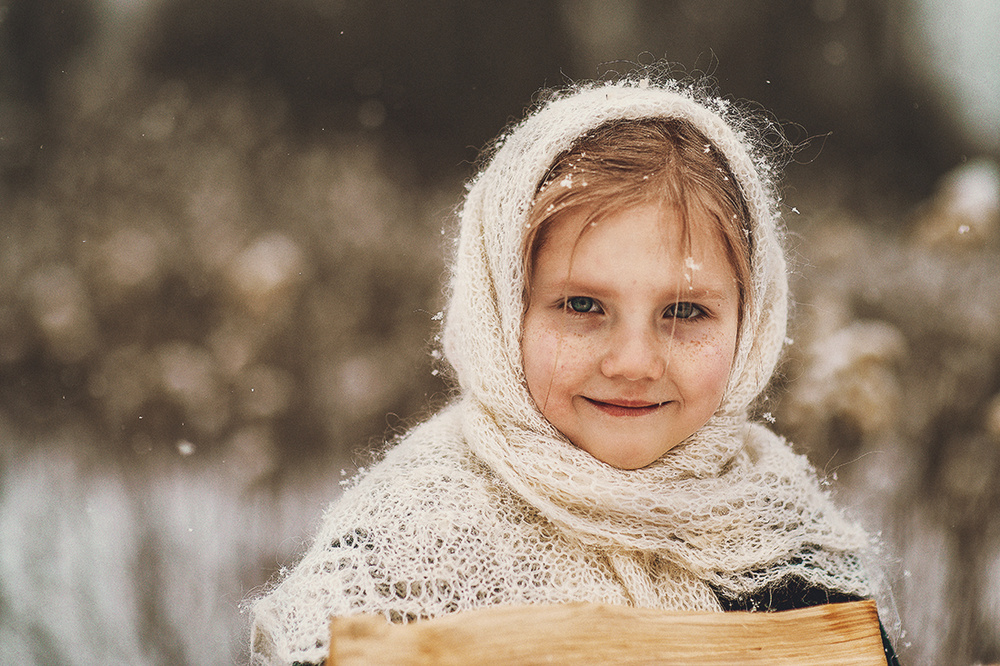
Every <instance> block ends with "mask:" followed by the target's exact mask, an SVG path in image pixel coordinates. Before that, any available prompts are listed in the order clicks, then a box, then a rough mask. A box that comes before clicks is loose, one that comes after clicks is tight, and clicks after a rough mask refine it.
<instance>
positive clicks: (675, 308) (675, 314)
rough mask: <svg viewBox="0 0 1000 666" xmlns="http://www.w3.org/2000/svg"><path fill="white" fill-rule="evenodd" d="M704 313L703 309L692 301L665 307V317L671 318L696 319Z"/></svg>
mask: <svg viewBox="0 0 1000 666" xmlns="http://www.w3.org/2000/svg"><path fill="white" fill-rule="evenodd" d="M704 314H705V311H704V310H702V309H701V308H700V307H698V306H697V305H695V304H694V303H675V304H674V305H671V306H670V307H669V308H667V311H666V312H665V313H664V316H665V317H668V318H673V319H697V318H698V317H701V316H703V315H704Z"/></svg>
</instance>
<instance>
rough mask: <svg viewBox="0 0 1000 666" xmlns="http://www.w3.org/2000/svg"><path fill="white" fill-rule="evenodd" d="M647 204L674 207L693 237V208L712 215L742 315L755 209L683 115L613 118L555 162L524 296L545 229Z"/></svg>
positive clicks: (530, 240) (529, 249)
mask: <svg viewBox="0 0 1000 666" xmlns="http://www.w3.org/2000/svg"><path fill="white" fill-rule="evenodd" d="M643 204H659V205H666V206H670V207H673V208H674V209H675V210H677V211H678V212H679V214H680V218H681V223H682V227H683V236H684V239H685V242H686V243H689V242H690V231H691V229H690V220H691V218H692V214H691V213H692V206H698V211H699V212H703V213H707V215H702V216H701V217H702V218H705V217H707V218H708V219H710V220H712V221H713V222H714V224H713V229H712V231H714V232H715V233H716V235H717V238H718V239H719V240H720V241H721V242H722V244H723V247H724V249H725V252H726V257H727V259H728V260H729V263H730V265H731V266H732V268H733V273H734V275H735V277H736V283H737V288H738V291H739V319H740V321H742V319H743V312H744V311H745V310H746V308H747V307H748V305H749V304H748V302H747V301H748V299H749V298H750V294H751V289H750V288H749V284H750V279H751V277H750V256H751V250H752V248H751V246H750V243H751V241H750V231H749V229H750V227H749V225H750V212H749V209H748V207H747V203H746V200H745V198H744V196H743V193H742V191H741V190H740V186H739V184H738V183H737V182H736V179H735V178H734V177H733V174H732V172H731V171H730V169H729V166H728V165H727V164H726V161H725V159H724V158H723V157H722V155H721V154H720V153H719V151H718V150H717V149H716V148H715V146H714V145H713V144H712V143H711V142H710V141H709V140H708V139H707V138H705V136H704V135H703V134H702V133H701V132H699V131H698V130H697V129H695V128H694V126H693V125H691V123H689V122H687V121H685V120H679V119H674V118H643V119H639V120H616V121H613V122H609V123H605V124H604V125H601V126H599V127H598V128H596V129H595V130H593V131H592V132H589V133H587V134H586V135H584V136H583V137H581V138H580V139H579V140H577V141H576V143H574V144H573V146H572V147H571V148H570V149H569V150H567V151H566V152H564V153H563V154H561V155H560V156H559V157H557V158H556V160H555V161H554V162H553V164H552V166H551V167H550V168H549V170H548V172H547V173H546V175H545V178H543V179H542V182H541V183H540V184H539V186H538V188H537V190H536V194H535V200H534V204H533V206H532V209H531V213H530V215H529V217H528V231H527V234H526V236H525V240H524V248H523V250H524V254H523V256H524V275H525V287H526V291H525V295H526V298H525V301H526V302H527V296H528V291H527V286H528V285H529V284H530V282H531V272H532V267H533V265H534V262H535V258H536V257H537V254H538V251H539V249H540V248H541V247H542V245H543V244H544V243H545V238H546V235H547V229H548V228H550V227H551V223H552V222H553V221H554V220H555V219H556V218H558V217H559V216H560V215H561V214H563V213H565V212H567V211H569V210H579V209H581V208H588V209H590V215H589V218H588V219H589V220H590V221H597V220H600V219H601V218H602V217H604V216H607V215H609V214H611V213H613V212H615V211H620V210H624V209H627V208H631V207H634V206H639V205H643Z"/></svg>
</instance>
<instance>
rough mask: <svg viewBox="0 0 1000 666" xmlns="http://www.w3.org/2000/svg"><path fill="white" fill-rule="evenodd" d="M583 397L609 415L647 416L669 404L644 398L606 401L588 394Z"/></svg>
mask: <svg viewBox="0 0 1000 666" xmlns="http://www.w3.org/2000/svg"><path fill="white" fill-rule="evenodd" d="M583 399H584V400H586V401H587V402H588V403H590V404H591V405H593V406H594V407H596V408H597V409H599V410H601V411H602V412H604V413H605V414H607V415H609V416H645V415H647V414H652V413H653V412H655V411H656V410H658V409H659V408H660V407H663V406H664V405H666V404H667V403H666V402H653V403H650V402H645V401H642V400H614V401H612V402H604V401H601V400H594V399H593V398H588V397H586V396H583Z"/></svg>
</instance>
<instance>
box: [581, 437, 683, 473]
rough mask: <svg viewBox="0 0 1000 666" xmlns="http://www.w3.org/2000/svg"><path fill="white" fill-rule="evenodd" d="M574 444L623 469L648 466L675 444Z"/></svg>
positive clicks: (595, 456)
mask: <svg viewBox="0 0 1000 666" xmlns="http://www.w3.org/2000/svg"><path fill="white" fill-rule="evenodd" d="M574 445H575V446H576V447H577V448H579V449H582V450H584V451H586V452H587V453H589V454H590V455H591V456H593V457H594V458H597V459H598V460H600V461H601V462H602V463H605V464H607V465H611V466H612V467H616V468H618V469H623V470H633V469H641V468H643V467H648V466H649V465H652V464H653V463H654V462H656V461H657V460H659V459H660V458H661V457H662V456H663V455H664V454H665V453H667V451H669V450H670V449H672V448H674V446H676V445H669V444H668V443H665V442H657V443H656V444H650V446H648V447H636V446H635V445H634V443H629V444H624V443H623V444H622V445H621V446H615V445H614V443H613V442H602V443H601V444H599V445H597V446H589V445H588V444H587V443H586V442H582V443H580V444H577V443H576V442H574Z"/></svg>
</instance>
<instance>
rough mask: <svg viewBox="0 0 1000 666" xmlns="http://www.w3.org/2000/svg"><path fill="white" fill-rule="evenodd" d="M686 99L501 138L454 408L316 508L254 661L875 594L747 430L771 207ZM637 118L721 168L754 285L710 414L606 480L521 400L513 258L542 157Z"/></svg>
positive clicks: (810, 494)
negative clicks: (442, 628) (655, 613)
mask: <svg viewBox="0 0 1000 666" xmlns="http://www.w3.org/2000/svg"><path fill="white" fill-rule="evenodd" d="M695 97H696V95H695V94H694V93H692V92H690V91H689V90H686V89H682V88H680V87H679V86H677V85H675V84H663V85H656V84H649V83H648V82H647V81H646V80H625V81H619V82H616V83H609V84H594V85H590V86H584V87H577V88H575V89H573V90H571V91H566V92H564V93H561V94H558V95H554V96H552V97H551V98H550V99H549V100H548V101H546V102H545V103H544V104H542V105H540V107H539V108H538V109H537V110H536V111H535V112H533V113H532V114H531V115H529V117H528V118H527V119H526V120H525V121H523V122H522V123H520V124H519V125H517V126H515V127H514V128H513V129H512V130H510V131H509V132H507V133H505V134H504V135H503V136H501V137H500V139H499V140H498V142H497V145H496V147H495V149H494V152H493V154H492V157H491V158H490V159H489V161H488V163H487V165H486V167H485V168H484V169H483V170H482V171H481V172H480V174H479V175H478V177H477V178H476V179H475V180H474V181H473V182H472V184H471V185H470V188H469V192H468V195H467V197H466V200H465V204H464V207H463V209H462V213H461V228H460V234H459V244H458V249H457V256H456V257H455V260H454V266H453V273H452V278H451V285H450V300H449V303H448V306H447V310H446V316H445V325H444V349H445V354H446V356H447V359H448V361H449V362H450V363H451V365H452V366H453V367H454V369H455V371H456V376H457V378H458V381H459V384H460V389H461V390H460V396H459V398H458V399H457V400H456V402H455V403H454V404H453V405H451V406H450V407H448V408H446V409H445V410H443V411H442V412H441V413H439V414H438V415H437V416H435V417H433V418H431V419H430V420H429V421H427V422H426V423H424V424H423V425H421V426H418V427H417V428H415V429H414V430H413V431H411V432H410V433H409V434H408V435H406V436H405V437H403V438H402V439H401V441H399V442H398V443H397V444H396V445H395V446H394V447H393V448H392V449H391V450H390V451H389V452H388V453H387V455H386V456H385V458H384V459H383V460H382V461H381V462H380V463H378V464H377V465H375V466H374V468H373V469H371V470H370V471H368V472H367V473H366V474H364V475H362V477H360V478H359V479H358V480H356V481H355V483H354V484H353V485H352V486H351V487H350V488H349V489H348V490H347V491H346V492H345V494H344V495H343V496H342V497H341V498H340V499H339V500H337V501H336V502H334V503H333V504H332V505H331V506H330V508H329V509H328V510H327V512H326V514H325V516H324V518H323V523H322V527H321V529H320V531H319V533H318V534H317V537H316V540H315V542H314V543H313V545H312V547H311V548H310V550H309V551H308V552H307V553H306V555H305V556H304V558H303V559H302V561H301V562H300V563H299V564H298V565H297V567H296V568H295V569H294V570H293V571H292V572H291V573H290V574H289V575H288V576H287V577H286V578H285V579H284V580H283V581H282V582H281V583H280V584H279V585H278V586H277V587H276V588H275V589H273V590H272V591H271V592H270V593H269V594H268V595H267V596H265V597H264V598H262V599H260V600H258V601H257V602H256V604H255V605H254V608H253V637H252V649H253V654H254V662H255V663H260V664H288V663H291V662H294V661H300V662H317V663H318V662H319V661H321V660H322V659H323V656H324V655H325V653H326V649H327V647H326V646H327V628H328V618H329V616H331V615H344V614H353V613H362V612H374V613H383V614H385V615H386V616H387V617H388V618H389V619H391V620H394V621H409V620H413V619H416V618H422V617H432V616H435V615H440V614H443V613H449V612H454V611H458V610H466V609H472V608H476V607H479V606H484V605H494V604H510V603H521V604H524V603H552V602H566V601H576V600H589V601H603V602H607V603H619V604H631V605H640V606H649V607H659V608H668V609H702V610H705V609H714V610H718V609H720V608H721V606H720V604H719V600H718V599H719V596H718V595H723V596H725V597H728V598H734V599H735V598H740V597H745V596H747V595H749V594H753V593H754V592H758V591H760V590H761V589H763V588H765V587H767V586H768V585H773V584H776V583H778V582H779V581H782V580H786V579H787V578H788V577H789V576H797V577H798V578H800V579H801V580H802V581H804V582H805V583H807V584H810V585H818V586H821V587H825V588H827V589H829V590H835V591H840V592H844V593H848V594H855V595H859V596H866V595H868V594H870V589H869V586H868V583H867V581H866V578H865V576H864V573H863V571H862V567H861V565H860V564H859V561H858V557H857V555H858V553H859V551H860V550H861V549H862V548H863V547H864V545H865V544H866V537H865V535H864V533H863V532H862V531H861V530H860V529H859V528H857V527H856V526H855V525H853V524H851V523H850V522H848V521H846V520H845V519H844V518H843V516H842V515H841V514H840V513H839V512H838V510H837V509H836V508H835V507H834V506H833V505H832V503H831V502H830V499H829V497H828V496H827V495H826V494H825V492H824V491H822V490H821V488H820V485H819V483H818V481H817V479H816V477H815V473H814V472H813V470H812V468H811V467H810V466H809V464H808V463H807V461H806V460H805V458H804V457H802V456H799V455H796V454H794V453H793V452H792V451H791V449H790V447H789V446H788V444H787V443H786V442H785V441H784V440H782V439H781V438H779V437H777V436H776V435H774V434H773V433H771V432H770V431H769V430H767V429H766V428H764V427H763V426H761V425H757V424H751V423H750V422H749V421H748V419H747V412H748V409H749V407H750V405H751V403H752V401H753V400H754V399H755V398H756V397H757V396H758V394H759V393H760V392H761V391H762V390H763V388H764V387H765V385H766V384H767V382H768V381H769V379H770V377H771V374H772V372H773V371H774V368H775V365H776V363H777V360H778V357H779V355H780V353H781V349H782V347H783V345H784V342H785V322H786V303H787V278H786V269H785V262H784V257H783V253H782V249H781V244H780V238H779V216H778V213H777V210H776V206H777V201H776V198H775V196H774V195H773V190H772V188H771V185H770V171H769V170H768V169H767V167H766V166H765V162H764V161H763V160H758V159H757V158H756V157H755V154H754V152H753V150H752V149H751V148H752V147H751V145H750V144H751V142H750V140H749V139H748V138H747V136H746V135H745V134H744V132H743V131H742V130H741V129H740V127H739V124H738V117H737V116H736V115H735V114H733V113H731V112H730V111H729V107H728V105H727V104H726V103H725V102H724V101H719V100H716V101H713V100H710V99H701V100H696V99H695ZM643 117H677V118H684V119H686V120H688V121H690V122H691V123H692V124H693V125H694V126H695V127H696V128H698V129H699V130H700V131H701V132H702V133H703V134H704V135H705V136H706V137H707V138H708V139H709V140H710V141H711V142H712V143H713V144H714V145H715V146H716V148H717V149H718V150H719V151H720V152H721V153H722V155H724V156H725V159H726V160H727V162H728V164H729V167H730V169H731V171H732V173H733V174H734V176H735V177H736V179H737V181H738V182H739V185H740V187H741V189H742V192H743V194H744V196H745V198H746V201H747V203H748V206H749V210H750V215H751V240H752V257H751V269H752V280H753V283H752V285H751V291H752V293H751V295H750V301H749V303H750V307H749V309H748V310H747V312H746V314H745V316H744V319H743V323H742V328H741V331H740V337H739V340H740V342H739V348H738V350H737V354H736V359H735V362H734V365H733V369H732V373H731V376H730V380H729V385H728V388H727V391H726V395H725V397H724V399H723V403H722V405H721V407H720V408H719V410H718V412H717V413H716V414H715V415H714V416H713V417H712V419H711V420H710V421H709V422H708V423H707V424H706V425H705V426H704V427H703V428H702V429H701V430H699V431H698V432H696V433H695V434H694V435H692V436H691V437H690V438H689V439H688V440H686V441H685V442H683V443H682V444H681V445H679V446H677V447H675V448H674V449H672V450H671V451H669V452H668V453H667V454H665V455H664V456H663V457H662V458H661V459H659V460H658V461H656V462H655V463H653V464H652V465H650V466H648V467H645V468H643V469H638V470H620V469H616V468H613V467H611V466H609V465H607V464H605V463H602V462H600V461H599V460H597V459H595V458H593V457H592V456H590V455H589V454H588V453H585V452H584V451H582V450H580V449H578V448H576V447H575V446H573V445H572V444H571V443H570V442H569V441H568V440H567V439H566V438H565V437H563V436H562V435H561V434H560V433H559V432H558V431H557V430H555V429H554V428H553V427H552V425H551V424H549V423H548V422H547V421H546V420H545V419H544V418H543V417H542V415H541V414H540V412H539V411H538V409H537V408H536V406H535V404H534V402H533V400H532V398H531V396H530V394H529V393H528V390H527V387H526V383H525V378H524V372H523V368H522V363H521V341H520V338H521V322H522V315H523V311H524V303H523V301H522V293H523V292H522V288H523V262H522V256H521V252H522V244H523V238H524V234H525V231H526V221H527V217H528V214H529V211H530V208H531V204H532V200H533V197H534V195H535V191H536V189H537V187H538V184H539V183H540V182H541V180H542V179H543V177H544V176H545V174H546V171H547V170H548V168H549V166H550V165H551V164H552V162H553V161H554V159H555V158H556V157H557V156H558V155H559V154H560V153H562V152H563V151H565V150H567V149H568V148H570V147H571V145H572V144H573V142H574V141H575V140H576V139H578V138H579V137H580V136H581V135H583V134H584V133H586V132H588V131H589V130H592V129H594V128H596V127H597V126H599V125H601V124H603V123H605V122H606V121H608V120H612V119H617V118H643Z"/></svg>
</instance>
